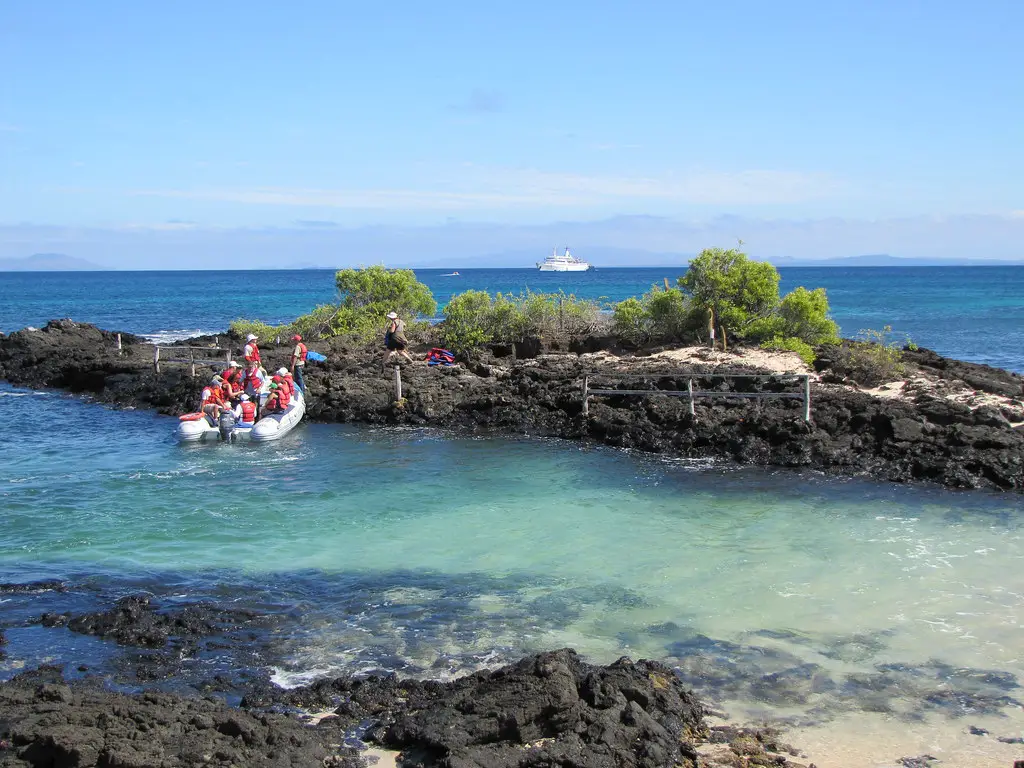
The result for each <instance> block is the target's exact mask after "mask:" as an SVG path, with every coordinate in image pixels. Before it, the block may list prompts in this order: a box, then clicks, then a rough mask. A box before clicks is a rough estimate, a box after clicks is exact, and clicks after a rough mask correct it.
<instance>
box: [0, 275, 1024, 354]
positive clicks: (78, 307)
mask: <svg viewBox="0 0 1024 768" xmlns="http://www.w3.org/2000/svg"><path fill="white" fill-rule="evenodd" d="M684 271H685V268H684V267H682V266H680V267H679V268H678V269H672V268H662V267H658V268H643V269H626V268H621V269H599V270H595V271H592V272H583V273H574V274H565V273H554V272H538V271H537V270H536V269H468V270H460V273H461V274H460V275H459V276H457V277H449V276H446V273H447V272H448V270H438V269H423V270H416V274H417V276H418V277H419V278H420V279H421V280H422V281H423V282H425V283H426V284H427V285H428V286H429V287H430V289H431V291H432V292H433V294H434V297H435V298H436V299H437V301H438V304H439V306H443V305H444V304H445V303H447V301H448V299H449V298H450V297H451V296H452V294H453V293H458V292H461V291H465V290H470V289H474V290H486V291H490V292H492V293H494V292H498V291H501V292H511V293H520V292H522V291H526V290H532V291H538V292H540V291H558V290H564V291H565V292H566V293H574V294H576V295H577V296H580V297H583V298H587V299H593V300H595V301H599V302H602V303H608V304H610V303H612V302H617V301H621V300H622V299H624V298H627V297H628V296H637V295H640V294H642V293H644V292H645V291H647V290H648V289H649V288H650V287H651V285H652V284H658V285H662V284H663V280H664V279H665V278H669V281H670V284H675V279H676V277H678V276H679V275H680V274H682V273H683V272H684ZM779 272H780V273H781V275H782V291H783V292H786V291H790V290H792V289H793V288H795V287H796V286H798V285H803V286H806V287H808V288H816V287H819V286H820V287H824V288H825V289H826V290H827V291H828V296H829V301H830V303H831V307H832V314H833V316H834V318H835V319H836V321H837V322H838V323H839V326H840V329H841V331H842V333H843V334H844V335H846V336H849V337H853V336H856V335H857V334H858V333H859V332H860V331H861V330H862V329H868V328H870V329H877V330H880V329H882V328H883V327H885V326H887V325H888V326H892V329H893V339H895V340H900V341H902V340H904V339H906V338H908V337H909V338H911V339H912V340H913V341H914V342H915V343H917V344H918V345H920V346H924V347H928V348H929V349H934V350H935V351H936V352H939V353H940V354H943V355H949V356H951V357H957V358H960V359H963V360H970V361H972V362H981V363H987V364H989V365H995V366H998V367H1000V368H1007V369H1009V370H1014V371H1021V372H1024V351H1022V350H1024V266H1007V267H999V266H995V267H877V268H876V267H856V268H819V267H783V268H782V269H780V270H779ZM333 276H334V273H333V272H331V271H328V270H293V271H252V272H242V271H223V272H58V273H39V272H36V273H18V272H7V273H2V272H0V331H2V332H5V333H9V332H10V331H13V330H17V329H19V328H22V327H24V326H26V325H33V326H41V325H43V324H44V323H46V321H47V320H51V319H53V318H56V317H71V318H73V319H75V320H79V321H82V322H90V323H95V324H97V325H99V326H100V327H102V328H106V329H108V330H120V331H129V332H132V333H138V334H143V335H147V336H153V337H155V338H158V339H160V340H171V339H175V338H182V337H184V336H190V335H196V334H198V333H207V332H219V331H223V330H224V329H225V328H227V326H228V323H230V322H231V321H232V320H234V319H237V318H239V317H245V318H248V319H260V320H264V321H266V322H268V323H272V324H275V325H276V324H279V323H283V322H288V321H290V320H292V319H294V318H295V317H297V316H299V315H301V314H304V313H305V312H308V311H309V310H310V309H312V308H313V307H314V306H316V305H317V304H322V303H326V302H330V301H333V300H334V299H335V298H336V294H337V291H336V289H335V287H334V277H333Z"/></svg>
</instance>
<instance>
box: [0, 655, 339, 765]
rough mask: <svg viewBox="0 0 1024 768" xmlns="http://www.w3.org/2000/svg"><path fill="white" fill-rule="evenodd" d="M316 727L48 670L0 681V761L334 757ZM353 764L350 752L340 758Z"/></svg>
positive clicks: (298, 761)
mask: <svg viewBox="0 0 1024 768" xmlns="http://www.w3.org/2000/svg"><path fill="white" fill-rule="evenodd" d="M345 764H346V761H345V760H344V755H343V754H342V753H341V752H340V751H339V750H337V749H331V748H329V747H328V746H327V745H326V744H325V740H324V739H323V734H321V733H319V732H317V731H315V730H313V729H310V728H307V727H305V726H304V725H302V724H301V723H300V722H299V721H298V720H296V719H294V718H291V717H288V716H286V715H281V714H272V713H251V712H246V711H243V710H238V709H233V708H231V707H228V706H227V705H226V704H224V703H222V702H220V701H217V700H213V699H201V698H185V697H181V696H174V695H170V694H163V693H144V694H140V695H136V696H129V695H125V694H120V693H112V692H110V691H106V690H104V689H103V688H101V687H99V686H98V685H95V684H92V683H82V682H78V683H72V684H68V683H66V682H65V681H64V679H63V678H62V677H61V674H60V671H59V670H57V669H53V668H49V669H41V670H38V671H33V672H29V673H24V674H22V675H19V676H18V677H16V678H14V679H13V680H11V681H10V682H7V683H4V684H3V685H0V766H4V768H14V767H15V766H33V767H41V766H54V767H56V766H66V767H67V768H92V767H93V766H96V767H97V768H115V767H122V768H128V767H129V766H130V767H132V768H148V767H149V766H153V767H154V768H156V767H159V766H194V765H211V766H253V767H260V766H281V767H282V768H283V767H284V766H294V767H295V768H299V767H300V766H303V767H305V766H341V765H345ZM348 764H350V765H358V764H359V763H358V762H357V761H354V760H352V761H349V762H348Z"/></svg>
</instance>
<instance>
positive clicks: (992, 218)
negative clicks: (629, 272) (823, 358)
mask: <svg viewBox="0 0 1024 768" xmlns="http://www.w3.org/2000/svg"><path fill="white" fill-rule="evenodd" d="M1021 29H1024V3H1021V2H1019V0H980V1H979V2H975V3H971V4H968V3H964V2H960V1H959V0H956V1H954V0H930V1H929V2H924V1H920V2H918V1H914V0H888V1H887V2H875V1H874V0H859V1H858V2H853V1H850V2H847V1H846V0H831V2H827V3H822V2H820V0H816V1H815V2H804V0H779V2H775V3H766V2H763V0H758V1H757V2H753V1H752V2H745V1H743V0H734V1H729V0H723V2H719V3H704V2H690V1H689V0H673V1H671V2H657V1H655V0H649V1H647V2H643V1H641V0H635V1H634V2H630V3H627V2H625V1H623V2H604V1H602V0H590V1H589V2H583V1H580V2H577V1H570V0H565V1H564V2H557V1H555V0H548V1H547V2H532V1H525V2H516V3H504V4H494V3H480V2H472V3H470V2H462V0H446V1H445V2H440V3H423V2H412V1H407V0H394V1H393V2H389V3H354V2H341V1H336V2H319V1H317V0H309V1H308V2H301V3H293V4H285V3H280V2H274V3H271V2H260V1H255V2H254V1H253V0H248V1H247V2H245V3H242V2H234V1H233V0H221V1H220V2H217V3H209V2H203V3H199V2H191V1H189V0H185V1H184V2H176V3H165V4H156V3H140V2H128V1H127V0H125V1H123V2H120V1H119V2H113V1H111V0H93V2H89V3H82V2H77V1H75V2H72V1H71V0H48V2H43V3H40V2H32V1H31V0H6V2H3V3H0V72H3V73H5V75H4V76H2V77H0V257H7V258H10V257H22V256H27V255H29V254H31V253H34V252H40V251H46V252H52V251H59V252H61V253H67V254H68V255H72V256H79V257H83V258H88V259H91V260H94V261H96V262H98V263H101V264H104V265H106V266H111V267H126V266H128V267H137V268H149V267H153V268H156V267H173V266H182V267H196V266H203V265H205V264H207V262H216V261H218V260H221V261H223V260H225V259H227V260H236V261H237V260H240V259H244V260H247V261H248V260H251V261H252V263H253V265H254V266H272V265H280V266H294V265H297V264H307V263H308V264H320V265H331V266H334V265H337V266H343V265H345V264H346V263H363V262H367V261H379V260H381V259H391V260H395V259H400V260H403V261H404V262H408V263H416V262H417V261H422V262H423V263H427V262H430V263H440V262H443V261H444V260H445V258H447V257H450V258H451V259H452V260H453V263H455V262H459V263H462V264H463V265H466V266H470V265H475V266H491V265H495V266H497V265H499V263H500V262H501V254H502V253H506V254H508V253H512V252H517V253H518V252H519V251H520V250H522V252H523V253H527V252H532V251H533V250H536V252H537V256H538V257H541V256H543V254H544V253H546V252H549V251H550V249H551V247H553V246H556V245H564V244H571V245H573V246H574V248H575V250H576V251H577V252H578V253H579V252H580V250H581V248H587V247H590V248H594V249H596V248H600V247H615V248H622V249H626V250H629V249H633V250H635V251H636V252H637V253H638V255H637V256H636V257H635V258H636V259H639V260H643V258H644V256H643V253H645V252H655V251H657V252H685V253H690V252H695V251H697V250H699V249H700V248H702V247H704V246H710V245H732V244H734V243H735V241H736V239H742V240H743V241H744V243H745V248H746V250H747V251H748V252H749V253H751V255H754V256H755V257H757V256H761V257H765V258H780V257H836V256H849V255H856V254H860V253H876V252H885V253H892V254H893V255H905V256H940V255H943V256H945V255H950V256H960V257H972V256H985V257H988V258H1003V259H1021V258H1024V246H1022V245H1021V243H1024V152H1022V149H1021V139H1022V137H1024V46H1022V45H1021V37H1020V34H1021V33H1020V30H1021ZM570 237H571V238H572V242H571V243H570V242H568V240H569V238H570ZM973 250H978V251H979V252H978V253H973V252H965V251H973ZM583 255H585V254H583ZM516 258H519V257H518V256H517V257H516ZM622 258H625V259H626V260H627V261H628V259H629V256H628V255H627V256H622ZM210 265H211V266H225V264H223V263H221V264H219V265H218V264H210Z"/></svg>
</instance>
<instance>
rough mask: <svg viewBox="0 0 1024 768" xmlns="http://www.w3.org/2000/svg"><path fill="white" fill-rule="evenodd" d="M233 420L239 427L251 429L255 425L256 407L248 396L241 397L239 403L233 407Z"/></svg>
mask: <svg viewBox="0 0 1024 768" xmlns="http://www.w3.org/2000/svg"><path fill="white" fill-rule="evenodd" d="M235 420H236V421H238V423H239V425H240V426H243V427H251V426H252V425H253V424H255V423H256V405H255V404H254V403H253V402H252V401H251V400H249V396H248V395H242V397H241V402H239V403H238V405H237V406H236V407H235Z"/></svg>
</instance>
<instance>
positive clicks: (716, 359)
mask: <svg viewBox="0 0 1024 768" xmlns="http://www.w3.org/2000/svg"><path fill="white" fill-rule="evenodd" d="M582 357H583V358H585V359H587V360H589V361H591V362H594V363H608V364H612V365H622V364H625V363H627V362H628V364H629V367H630V368H631V369H632V368H636V367H637V366H638V365H642V364H643V362H644V361H651V362H654V363H659V362H671V363H673V364H679V365H702V366H708V365H710V366H714V367H716V368H723V369H731V368H737V367H740V366H744V367H750V368H758V369H760V370H763V371H765V372H766V373H801V374H802V373H809V374H811V376H812V377H813V378H814V379H815V380H816V379H817V375H816V374H815V373H814V371H813V370H811V368H810V366H808V365H807V364H806V363H804V361H803V360H801V359H800V356H799V355H797V354H796V353H795V352H779V351H773V350H768V349H741V350H737V351H735V352H721V351H719V350H712V349H709V348H708V347H679V348H678V349H666V350H664V351H662V352H656V353H654V354H653V355H651V356H650V357H626V358H622V357H618V356H616V355H613V354H611V353H610V352H594V353H590V354H586V355H582Z"/></svg>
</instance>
